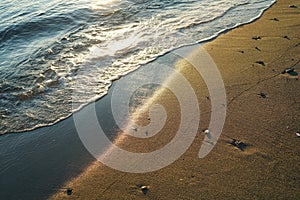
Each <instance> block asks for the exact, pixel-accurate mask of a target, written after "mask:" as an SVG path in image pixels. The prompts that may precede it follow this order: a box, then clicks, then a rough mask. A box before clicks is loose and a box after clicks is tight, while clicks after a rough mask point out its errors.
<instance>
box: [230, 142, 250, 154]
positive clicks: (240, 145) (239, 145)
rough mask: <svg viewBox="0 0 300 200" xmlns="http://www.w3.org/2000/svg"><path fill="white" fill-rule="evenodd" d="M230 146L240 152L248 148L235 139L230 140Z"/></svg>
mask: <svg viewBox="0 0 300 200" xmlns="http://www.w3.org/2000/svg"><path fill="white" fill-rule="evenodd" d="M230 144H231V145H233V146H235V147H237V148H238V149H239V150H241V151H245V149H246V148H247V147H248V146H249V145H248V144H246V143H244V142H241V141H238V140H236V139H232V141H231V142H230Z"/></svg>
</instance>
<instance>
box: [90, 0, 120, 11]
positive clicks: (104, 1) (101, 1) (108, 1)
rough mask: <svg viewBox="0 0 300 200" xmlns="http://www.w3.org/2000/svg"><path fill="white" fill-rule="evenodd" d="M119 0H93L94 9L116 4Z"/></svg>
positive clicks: (92, 6)
mask: <svg viewBox="0 0 300 200" xmlns="http://www.w3.org/2000/svg"><path fill="white" fill-rule="evenodd" d="M117 1H119V0H91V8H92V9H95V10H97V9H103V8H107V7H110V6H112V5H114V4H115V3H116V2H117Z"/></svg>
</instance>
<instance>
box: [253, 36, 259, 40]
mask: <svg viewBox="0 0 300 200" xmlns="http://www.w3.org/2000/svg"><path fill="white" fill-rule="evenodd" d="M252 39H253V40H260V39H261V37H260V36H253V37H252Z"/></svg>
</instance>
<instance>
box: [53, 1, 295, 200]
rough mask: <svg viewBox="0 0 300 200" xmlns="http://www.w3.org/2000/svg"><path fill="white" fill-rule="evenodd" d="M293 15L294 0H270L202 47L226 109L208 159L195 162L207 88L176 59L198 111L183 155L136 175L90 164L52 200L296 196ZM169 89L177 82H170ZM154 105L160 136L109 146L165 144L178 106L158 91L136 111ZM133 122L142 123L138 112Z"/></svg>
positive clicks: (140, 148)
mask: <svg viewBox="0 0 300 200" xmlns="http://www.w3.org/2000/svg"><path fill="white" fill-rule="evenodd" d="M291 5H296V6H298V7H296V6H291ZM299 18H300V1H298V0H278V2H277V3H276V4H274V5H273V6H272V7H271V8H270V9H269V10H267V11H266V12H265V13H264V14H263V16H262V17H261V18H260V19H258V20H257V21H255V22H253V23H250V24H247V25H243V26H241V27H239V28H236V29H234V30H232V31H229V32H227V33H226V34H223V35H221V36H219V37H218V38H217V39H215V40H213V41H211V42H209V43H207V44H205V45H204V48H205V49H206V50H207V52H208V53H209V54H210V55H211V57H212V58H213V59H214V61H215V63H216V65H217V67H218V69H219V71H220V73H221V75H222V77H223V81H224V85H225V89H226V95H227V104H228V105H227V106H228V107H227V116H226V121H225V125H224V129H223V132H222V135H221V137H220V138H219V140H218V143H217V145H216V146H215V148H214V149H213V151H212V152H211V153H210V154H209V155H208V156H206V157H205V158H202V159H199V157H198V152H199V149H200V146H201V145H202V141H203V139H204V133H202V130H203V129H205V128H206V127H207V126H208V123H209V119H210V99H209V98H208V97H209V94H208V90H207V87H206V85H205V83H204V81H203V79H202V78H201V76H200V75H199V74H198V73H196V72H195V71H193V70H194V69H193V67H192V66H191V65H190V64H189V63H188V62H187V61H184V60H181V61H178V62H177V63H176V67H177V68H178V69H179V71H180V72H181V73H182V74H184V75H185V76H186V78H187V79H188V80H189V81H190V83H191V84H192V87H193V89H194V91H195V93H196V95H197V99H198V102H199V107H200V110H201V120H200V123H199V128H198V132H197V135H196V137H195V140H194V142H193V144H192V145H191V147H190V148H189V149H188V150H187V151H186V153H185V154H184V155H183V156H181V157H180V158H179V159H178V160H177V161H175V162H174V163H173V164H171V165H169V166H168V167H166V168H163V169H161V170H158V171H155V172H149V173H141V174H135V173H125V172H120V171H117V170H114V169H111V168H109V167H107V166H104V165H102V164H101V163H99V162H95V163H93V164H92V165H91V166H90V167H89V168H88V169H87V170H86V171H85V172H84V173H83V174H81V175H79V176H78V177H74V179H73V180H70V181H69V182H68V183H66V184H65V186H64V187H65V188H71V189H72V194H71V195H68V194H67V193H66V192H65V191H60V192H59V193H57V194H55V195H54V196H53V197H52V198H53V199H300V190H299V189H300V184H299V180H300V173H299V168H300V162H299V161H300V154H299V152H300V145H299V142H300V138H299V137H298V136H297V135H296V132H299V131H300V123H299V122H300V90H299V89H300V83H299V75H298V73H300V20H299ZM286 68H293V69H294V71H284V70H285V69H286ZM170 84H175V85H176V84H179V83H178V80H176V78H174V79H172V78H171V79H170ZM100 101H101V100H100ZM155 103H159V104H161V105H163V106H164V107H165V109H166V111H167V113H168V118H167V123H166V124H165V126H164V127H163V129H162V130H161V132H160V133H159V134H157V135H155V136H154V137H151V138H150V139H148V140H145V139H138V138H132V137H128V136H124V135H122V134H121V136H120V137H119V138H118V140H117V141H116V143H117V144H118V145H119V146H120V147H122V148H124V149H126V150H129V151H133V152H151V151H153V150H155V149H159V148H162V147H163V146H164V145H165V144H167V143H168V142H170V140H171V139H172V137H173V136H174V135H175V133H176V130H177V128H178V124H179V121H180V106H179V103H178V101H177V99H176V98H175V96H174V95H172V93H171V92H170V91H168V90H166V89H160V90H159V91H157V93H156V94H155V95H154V97H152V98H150V99H149V101H148V102H147V105H146V106H144V107H146V108H147V107H149V106H151V105H154V104H155ZM146 110H147V109H146ZM134 117H135V119H136V121H138V123H140V124H147V123H148V122H147V119H148V117H149V116H148V113H147V112H144V111H143V110H142V111H140V112H138V113H136V114H135V115H134ZM108 155H109V153H108Z"/></svg>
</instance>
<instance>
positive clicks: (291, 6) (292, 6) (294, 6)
mask: <svg viewBox="0 0 300 200" xmlns="http://www.w3.org/2000/svg"><path fill="white" fill-rule="evenodd" d="M290 8H298V7H297V6H296V5H290Z"/></svg>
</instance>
